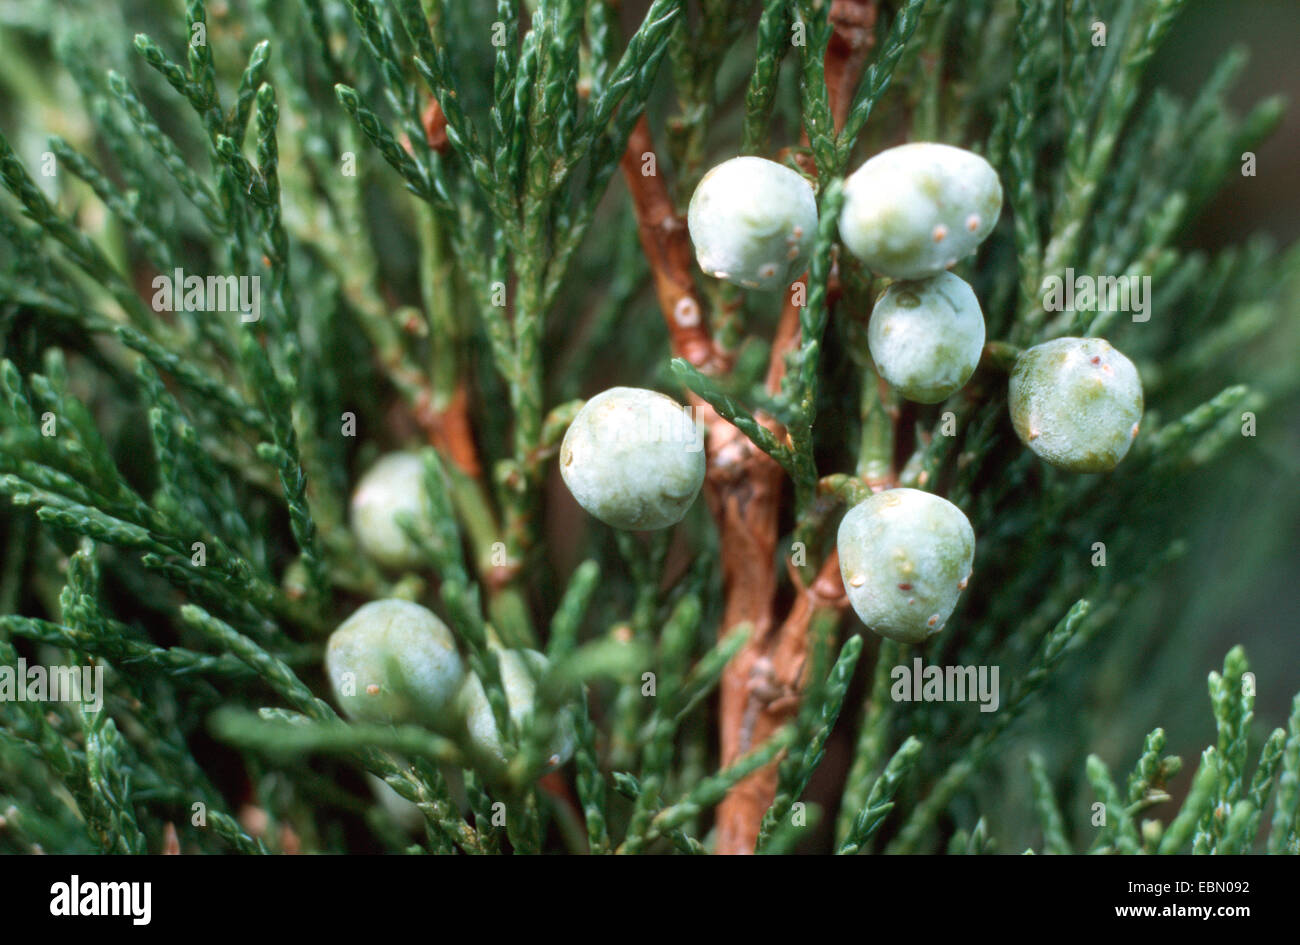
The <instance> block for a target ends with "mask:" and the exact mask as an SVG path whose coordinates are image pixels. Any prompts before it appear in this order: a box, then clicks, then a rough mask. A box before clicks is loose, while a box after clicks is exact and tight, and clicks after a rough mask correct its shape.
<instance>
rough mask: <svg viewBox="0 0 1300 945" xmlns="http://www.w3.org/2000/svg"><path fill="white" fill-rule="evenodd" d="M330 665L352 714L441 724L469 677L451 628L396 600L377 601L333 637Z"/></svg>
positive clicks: (332, 682) (332, 681)
mask: <svg viewBox="0 0 1300 945" xmlns="http://www.w3.org/2000/svg"><path fill="white" fill-rule="evenodd" d="M325 668H326V672H327V673H328V674H329V678H330V685H331V686H332V687H333V689H334V698H335V699H337V700H338V703H339V706H340V707H341V708H342V709H343V712H344V714H345V715H347V716H348V718H351V719H357V720H359V721H369V722H393V723H401V722H418V723H422V724H425V725H428V726H431V727H433V728H440V729H446V728H447V726H448V725H449V724H450V720H451V719H452V718H454V714H453V713H452V711H451V710H452V708H453V706H454V700H455V698H456V693H457V692H458V691H459V689H460V687H461V684H462V683H463V681H464V677H465V668H464V666H463V664H462V663H461V659H460V654H459V653H458V652H457V651H456V642H455V640H454V639H453V638H452V635H451V631H450V630H448V629H447V625H446V624H444V623H443V622H442V621H441V620H439V619H438V618H437V616H435V615H434V614H433V613H432V612H431V611H429V610H427V609H426V608H424V607H421V606H420V605H419V604H416V603H412V602H411V601H408V600H397V599H389V600H377V601H371V602H370V603H369V604H366V605H365V606H363V607H362V608H360V609H359V610H358V611H357V612H356V613H354V614H353V615H352V616H351V617H349V618H348V619H347V620H345V621H344V622H343V623H342V624H341V625H340V626H339V628H338V629H337V630H335V631H334V632H333V633H332V634H330V639H329V645H328V646H327V647H326V650H325Z"/></svg>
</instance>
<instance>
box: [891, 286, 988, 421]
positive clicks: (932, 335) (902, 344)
mask: <svg viewBox="0 0 1300 945" xmlns="http://www.w3.org/2000/svg"><path fill="white" fill-rule="evenodd" d="M867 344H868V345H869V346H870V348H871V357H872V359H873V360H874V361H875V362H876V368H877V370H879V371H880V376H881V377H883V378H884V379H885V380H886V381H888V382H889V383H890V384H891V385H893V386H894V387H895V388H896V389H897V390H898V392H899V393H900V394H902V395H903V396H904V397H906V398H907V399H908V400H914V401H917V402H918V403H922V404H936V403H938V402H939V401H941V400H944V399H945V398H947V397H948V396H949V395H950V394H953V393H955V392H957V391H959V390H961V388H962V386H963V385H964V384H965V383H966V382H967V381H968V380H970V376H971V375H972V374H973V373H975V366H976V365H977V364H979V360H980V352H981V351H982V350H983V349H984V313H983V312H981V311H980V303H979V300H978V299H977V298H975V292H974V290H972V289H971V287H970V286H969V285H967V284H966V282H965V281H964V280H962V279H959V278H958V277H957V276H954V275H953V274H952V273H950V272H941V273H939V274H938V275H937V276H931V277H929V278H928V279H920V280H917V281H915V282H895V283H894V284H893V285H891V286H890V287H889V288H888V289H886V290H885V292H884V294H883V295H881V296H880V298H879V299H878V300H877V301H876V306H875V308H873V309H872V311H871V325H870V327H869V328H868V329H867Z"/></svg>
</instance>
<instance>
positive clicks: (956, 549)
mask: <svg viewBox="0 0 1300 945" xmlns="http://www.w3.org/2000/svg"><path fill="white" fill-rule="evenodd" d="M836 546H837V548H838V550H839V555H840V576H841V577H842V578H843V579H844V589H845V591H846V592H847V593H848V597H849V603H850V604H852V605H853V610H854V611H855V612H856V613H857V615H858V617H859V618H860V619H861V620H862V622H863V623H864V624H866V625H867V626H868V627H870V628H871V629H872V630H874V631H875V632H876V633H878V634H880V635H881V636H884V637H889V638H890V639H892V640H898V641H900V642H903V643H920V642H921V641H923V640H924V639H925V638H926V637H928V636H931V635H933V634H935V633H938V632H939V631H940V630H942V629H943V625H944V623H945V622H947V620H948V618H949V617H950V616H952V612H953V609H954V608H955V607H956V606H957V598H958V597H959V596H960V595H961V592H962V591H963V590H965V588H966V582H967V581H968V580H969V579H970V574H971V566H972V564H973V563H974V560H975V532H974V531H973V530H972V529H971V526H970V522H969V521H968V520H967V519H966V516H965V515H964V514H963V513H962V511H961V509H959V508H957V506H955V505H953V504H952V503H951V502H949V501H948V500H947V499H943V498H940V497H939V496H937V495H931V494H930V493H928V492H921V491H919V490H917V489H890V490H888V491H886V492H878V493H876V494H875V495H872V496H870V497H868V498H867V499H866V500H864V501H863V502H860V503H859V504H858V505H855V506H854V507H853V508H852V509H850V510H849V511H848V513H847V514H846V515H845V516H844V519H843V521H841V522H840V529H839V534H838V536H837V540H836Z"/></svg>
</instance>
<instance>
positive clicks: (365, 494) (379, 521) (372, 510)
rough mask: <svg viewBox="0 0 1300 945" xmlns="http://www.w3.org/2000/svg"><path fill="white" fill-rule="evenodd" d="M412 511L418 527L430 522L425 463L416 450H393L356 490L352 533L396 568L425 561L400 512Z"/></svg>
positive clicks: (373, 554)
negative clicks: (400, 516) (407, 532)
mask: <svg viewBox="0 0 1300 945" xmlns="http://www.w3.org/2000/svg"><path fill="white" fill-rule="evenodd" d="M402 513H405V514H407V515H410V516H411V518H412V520H413V522H414V524H415V526H416V527H417V528H420V527H422V526H423V527H424V528H425V529H426V530H427V528H428V525H429V522H430V510H429V502H428V497H427V496H426V495H425V492H424V464H423V463H422V462H421V460H420V457H419V455H418V454H416V453H389V454H388V455H386V456H383V457H381V458H380V459H379V461H378V462H376V463H375V464H374V465H373V466H371V467H370V469H369V470H367V471H366V474H365V475H364V476H362V477H361V481H360V482H358V483H357V488H356V491H354V492H353V493H352V505H351V525H352V533H353V534H354V535H355V536H356V538H357V542H358V543H359V544H360V545H361V549H362V551H364V552H365V553H366V555H367V556H369V557H370V558H371V559H372V560H374V561H375V562H376V563H377V564H379V565H381V566H383V567H385V568H392V569H394V570H397V569H400V568H414V567H419V566H420V565H422V564H424V563H425V559H424V555H423V554H422V552H421V551H420V547H419V545H417V544H416V543H415V542H413V541H411V539H410V538H409V537H407V534H406V532H404V531H403V530H402V528H401V526H400V525H398V521H397V520H398V516H399V515H400V514H402Z"/></svg>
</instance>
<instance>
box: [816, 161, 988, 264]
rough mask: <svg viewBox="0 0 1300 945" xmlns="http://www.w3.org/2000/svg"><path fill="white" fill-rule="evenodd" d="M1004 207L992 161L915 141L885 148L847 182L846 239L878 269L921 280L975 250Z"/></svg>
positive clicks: (853, 250) (842, 230)
mask: <svg viewBox="0 0 1300 945" xmlns="http://www.w3.org/2000/svg"><path fill="white" fill-rule="evenodd" d="M1001 212H1002V184H1001V183H1000V182H999V181H998V175H997V172H996V171H994V170H993V166H992V165H991V164H989V162H988V161H986V160H984V158H982V157H980V156H979V155H978V154H975V153H973V152H971V151H966V150H964V149H962V148H954V147H951V146H950V145H946V144H933V143H930V142H915V143H913V144H904V145H900V146H899V147H896V148H890V149H889V150H887V151H882V152H880V153H879V154H877V155H876V156H875V157H873V158H871V159H870V160H868V161H867V162H866V163H864V164H863V165H862V166H861V167H860V168H858V169H857V170H856V171H854V172H853V174H851V175H850V176H849V178H848V179H847V180H846V181H845V183H844V209H843V211H842V212H841V213H840V239H842V240H843V241H844V245H845V246H846V247H847V248H848V250H849V252H851V253H852V254H853V255H854V256H857V257H858V258H859V259H861V260H862V261H863V262H864V263H866V264H867V266H868V267H869V268H870V269H871V270H872V271H873V272H875V273H876V274H877V275H881V276H887V277H889V278H891V279H920V278H923V277H924V276H932V275H934V274H935V273H938V272H942V271H943V270H944V269H947V268H950V267H951V266H953V265H954V264H955V263H956V262H957V261H958V260H959V259H963V258H964V257H966V256H969V255H970V254H971V253H973V252H975V249H976V247H978V246H979V244H980V243H982V242H984V238H985V237H986V236H988V235H989V233H991V232H992V231H993V227H994V225H995V224H996V223H997V222H998V215H999V214H1000V213H1001Z"/></svg>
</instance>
